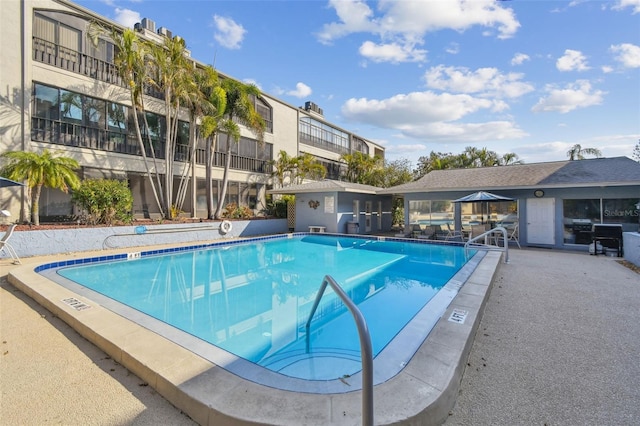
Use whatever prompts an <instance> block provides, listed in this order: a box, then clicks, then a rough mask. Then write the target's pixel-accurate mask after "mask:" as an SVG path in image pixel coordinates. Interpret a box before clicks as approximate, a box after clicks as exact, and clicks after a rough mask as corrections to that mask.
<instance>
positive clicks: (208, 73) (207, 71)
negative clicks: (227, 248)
mask: <svg viewBox="0 0 640 426" xmlns="http://www.w3.org/2000/svg"><path fill="white" fill-rule="evenodd" d="M194 81H195V84H196V86H197V87H198V92H199V93H200V95H201V96H198V97H201V98H202V99H200V100H198V99H195V101H196V102H194V109H196V108H197V109H199V110H200V111H194V114H196V115H200V114H201V115H202V118H201V121H200V136H201V137H202V138H203V139H204V140H205V141H206V148H205V180H206V194H207V218H209V219H213V218H214V215H215V207H214V204H213V164H214V158H215V152H216V139H217V137H218V132H219V131H220V128H221V124H222V116H223V114H224V111H225V109H226V105H227V95H226V92H225V91H224V89H223V88H222V86H221V84H220V80H219V78H218V73H217V72H216V71H215V69H214V68H213V67H211V66H208V67H205V68H204V69H202V70H197V71H196V74H195V80H194Z"/></svg>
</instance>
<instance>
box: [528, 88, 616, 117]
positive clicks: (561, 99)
mask: <svg viewBox="0 0 640 426" xmlns="http://www.w3.org/2000/svg"><path fill="white" fill-rule="evenodd" d="M545 90H546V92H547V94H548V95H547V96H546V97H544V98H540V100H539V101H538V103H537V104H536V105H534V106H533V108H531V111H533V112H560V113H562V114H565V113H567V112H570V111H573V110H574V109H577V108H586V107H590V106H593V105H600V104H601V103H602V100H603V96H604V95H605V94H606V92H603V91H601V90H593V89H592V88H591V83H589V82H588V81H587V80H578V81H576V82H575V83H572V84H568V85H567V86H566V87H565V88H564V89H558V88H556V87H554V86H551V85H549V86H547V87H546V89H545Z"/></svg>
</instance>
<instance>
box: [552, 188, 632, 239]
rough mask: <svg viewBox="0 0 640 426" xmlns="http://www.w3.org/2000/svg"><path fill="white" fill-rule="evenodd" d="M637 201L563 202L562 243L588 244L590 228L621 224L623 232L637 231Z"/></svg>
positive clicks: (628, 199)
mask: <svg viewBox="0 0 640 426" xmlns="http://www.w3.org/2000/svg"><path fill="white" fill-rule="evenodd" d="M636 203H638V199H637V198H619V199H600V198H592V199H579V200H563V202H562V208H563V216H564V220H563V221H564V242H565V244H591V242H592V231H593V225H595V224H599V223H607V224H621V225H622V230H623V232H632V231H637V230H638V220H639V219H640V212H639V211H638V209H637V208H636Z"/></svg>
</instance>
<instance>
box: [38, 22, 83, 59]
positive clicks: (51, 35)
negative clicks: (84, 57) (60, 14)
mask: <svg viewBox="0 0 640 426" xmlns="http://www.w3.org/2000/svg"><path fill="white" fill-rule="evenodd" d="M33 37H35V38H36V39H37V40H36V43H37V44H38V46H39V47H40V48H42V49H43V50H45V51H46V53H48V54H52V55H55V56H58V57H59V58H60V59H61V60H66V61H69V62H71V63H76V62H78V59H79V52H80V51H81V46H82V44H81V43H82V32H81V31H80V30H77V29H75V28H72V27H69V26H67V25H64V24H62V23H60V22H56V21H54V20H52V19H48V18H45V17H44V16H42V15H38V14H36V15H35V16H34V20H33Z"/></svg>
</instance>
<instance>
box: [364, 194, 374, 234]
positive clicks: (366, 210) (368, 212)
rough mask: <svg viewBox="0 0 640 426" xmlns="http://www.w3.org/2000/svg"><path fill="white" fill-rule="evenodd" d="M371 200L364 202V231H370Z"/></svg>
mask: <svg viewBox="0 0 640 426" xmlns="http://www.w3.org/2000/svg"><path fill="white" fill-rule="evenodd" d="M371 209H372V205H371V201H365V202H364V231H365V232H371Z"/></svg>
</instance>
